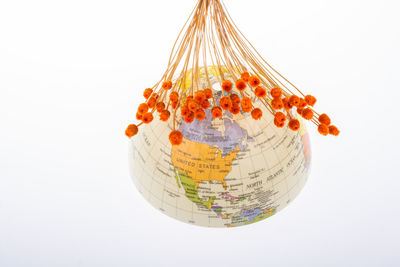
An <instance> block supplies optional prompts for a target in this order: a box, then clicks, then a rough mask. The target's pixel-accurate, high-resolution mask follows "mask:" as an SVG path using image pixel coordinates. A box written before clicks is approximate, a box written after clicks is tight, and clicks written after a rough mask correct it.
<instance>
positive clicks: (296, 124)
mask: <svg viewBox="0 0 400 267" xmlns="http://www.w3.org/2000/svg"><path fill="white" fill-rule="evenodd" d="M289 128H290V129H291V130H292V131H298V130H299V129H300V121H299V120H298V119H291V120H290V121H289Z"/></svg>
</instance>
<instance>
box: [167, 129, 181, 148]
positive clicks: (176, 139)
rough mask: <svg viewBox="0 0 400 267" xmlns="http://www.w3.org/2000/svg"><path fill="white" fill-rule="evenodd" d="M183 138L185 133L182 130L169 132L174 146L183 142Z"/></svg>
mask: <svg viewBox="0 0 400 267" xmlns="http://www.w3.org/2000/svg"><path fill="white" fill-rule="evenodd" d="M182 140H183V134H182V133H181V132H180V131H172V132H171V133H170V134H169V141H170V142H171V145H173V146H178V145H180V144H182Z"/></svg>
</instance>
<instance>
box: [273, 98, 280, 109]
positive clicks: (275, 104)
mask: <svg viewBox="0 0 400 267" xmlns="http://www.w3.org/2000/svg"><path fill="white" fill-rule="evenodd" d="M271 106H272V108H273V109H281V108H283V102H282V100H281V99H280V98H274V99H272V101H271Z"/></svg>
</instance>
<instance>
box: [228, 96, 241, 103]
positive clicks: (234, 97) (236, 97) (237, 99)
mask: <svg viewBox="0 0 400 267" xmlns="http://www.w3.org/2000/svg"><path fill="white" fill-rule="evenodd" d="M230 98H231V100H232V105H234V104H240V97H239V96H238V95H237V94H231V96H230Z"/></svg>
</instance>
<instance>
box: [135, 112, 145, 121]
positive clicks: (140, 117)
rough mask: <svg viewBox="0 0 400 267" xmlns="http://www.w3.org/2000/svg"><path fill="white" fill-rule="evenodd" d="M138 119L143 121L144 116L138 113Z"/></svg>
mask: <svg viewBox="0 0 400 267" xmlns="http://www.w3.org/2000/svg"><path fill="white" fill-rule="evenodd" d="M136 119H137V120H140V121H141V120H142V119H143V115H142V114H140V113H139V112H137V113H136Z"/></svg>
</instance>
